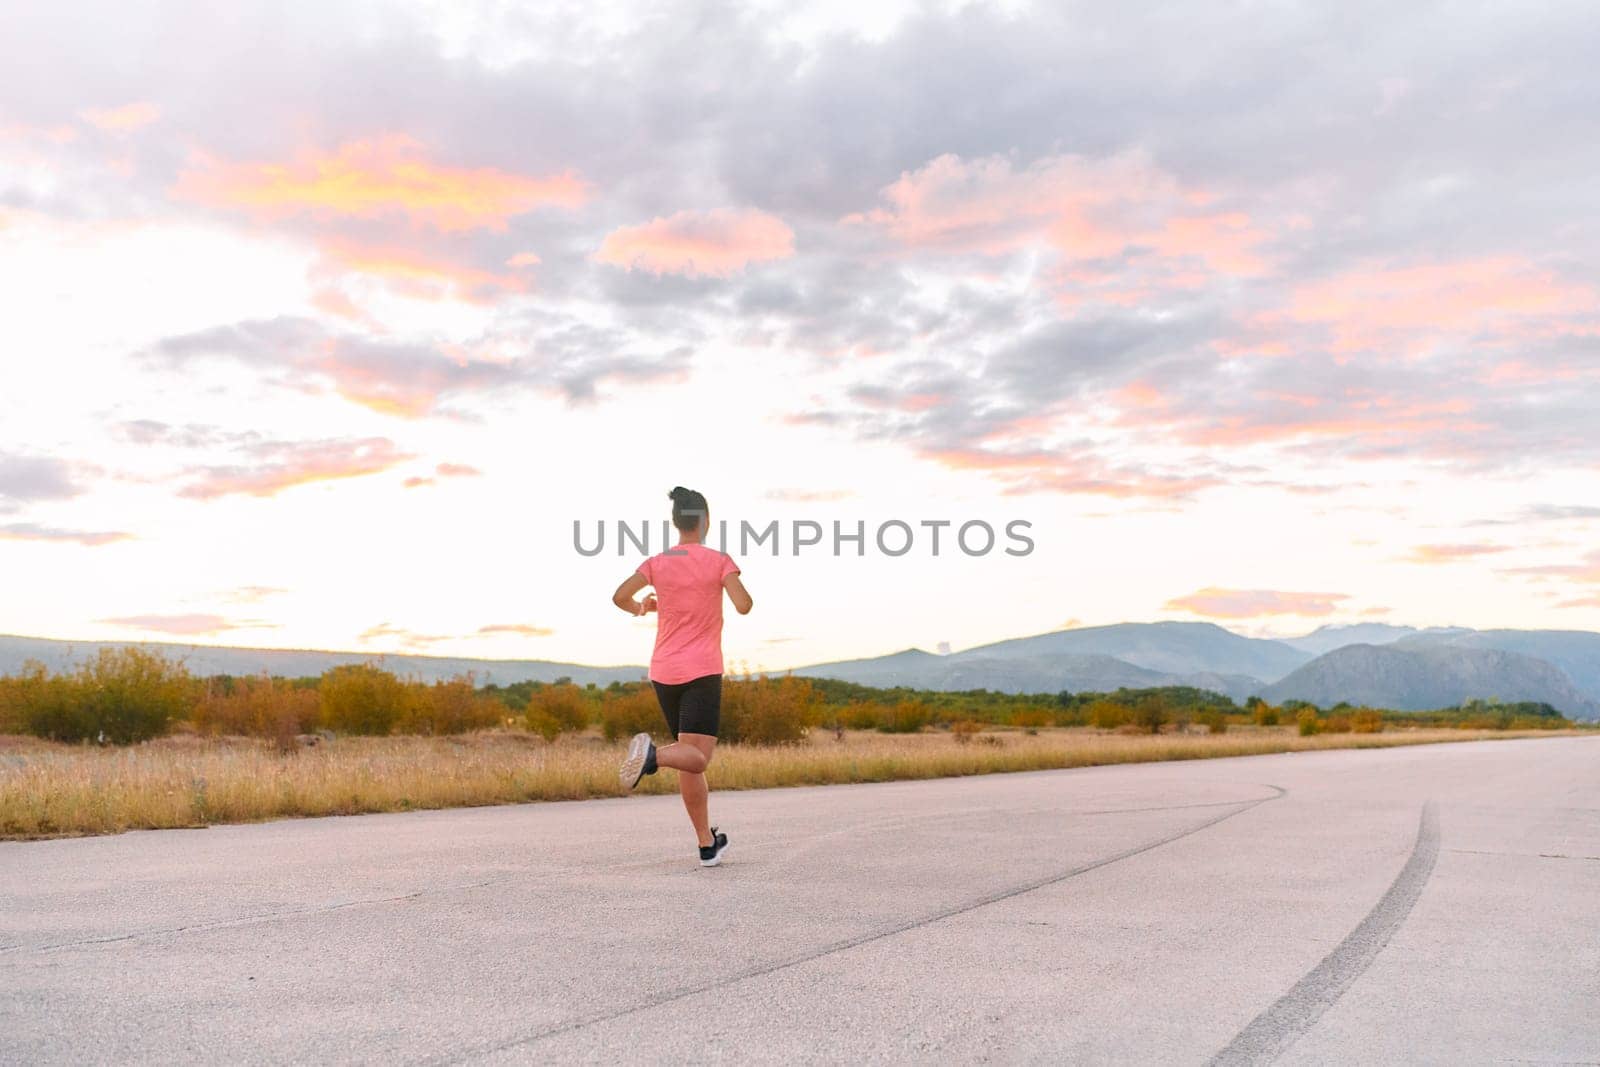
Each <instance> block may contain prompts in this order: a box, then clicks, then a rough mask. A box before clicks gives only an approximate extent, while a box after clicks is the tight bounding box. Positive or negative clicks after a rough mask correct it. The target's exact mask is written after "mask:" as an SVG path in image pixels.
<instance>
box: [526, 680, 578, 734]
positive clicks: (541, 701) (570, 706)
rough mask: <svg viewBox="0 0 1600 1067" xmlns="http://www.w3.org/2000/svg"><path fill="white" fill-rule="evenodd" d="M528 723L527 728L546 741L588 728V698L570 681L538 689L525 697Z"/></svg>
mask: <svg viewBox="0 0 1600 1067" xmlns="http://www.w3.org/2000/svg"><path fill="white" fill-rule="evenodd" d="M527 721H528V729H530V730H533V731H534V732H536V733H538V734H540V735H541V736H543V737H544V739H545V740H546V741H554V740H555V739H556V738H557V737H559V736H560V735H562V734H566V733H577V732H578V731H580V730H582V729H583V728H584V727H586V726H588V725H589V701H588V698H587V697H585V696H584V694H583V690H582V689H579V688H578V687H577V686H575V685H573V684H572V683H571V682H565V681H558V682H556V683H555V684H554V685H546V686H540V687H539V688H538V689H535V690H534V691H533V693H532V695H531V696H530V697H529V698H528V710H527Z"/></svg>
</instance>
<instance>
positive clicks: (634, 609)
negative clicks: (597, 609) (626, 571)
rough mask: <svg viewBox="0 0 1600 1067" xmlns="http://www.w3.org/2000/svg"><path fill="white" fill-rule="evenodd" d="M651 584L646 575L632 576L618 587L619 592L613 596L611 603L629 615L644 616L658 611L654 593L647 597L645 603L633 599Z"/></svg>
mask: <svg viewBox="0 0 1600 1067" xmlns="http://www.w3.org/2000/svg"><path fill="white" fill-rule="evenodd" d="M649 584H650V582H649V580H648V579H646V578H645V576H644V575H642V574H637V573H635V574H630V575H628V580H627V581H625V582H623V583H622V584H621V585H619V586H617V591H616V592H615V593H612V594H611V602H612V603H613V604H615V605H616V606H617V607H619V608H621V609H622V610H623V611H626V612H627V613H628V614H629V615H643V614H644V613H645V612H647V611H654V610H656V595H655V594H654V593H650V594H649V595H647V596H646V597H645V598H644V600H643V601H638V600H635V599H633V594H635V593H637V592H638V591H639V590H641V589H643V588H644V587H645V586H647V585H649Z"/></svg>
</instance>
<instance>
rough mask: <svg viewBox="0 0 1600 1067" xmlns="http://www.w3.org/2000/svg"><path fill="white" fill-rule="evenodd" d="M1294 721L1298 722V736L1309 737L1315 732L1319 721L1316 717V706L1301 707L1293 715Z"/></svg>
mask: <svg viewBox="0 0 1600 1067" xmlns="http://www.w3.org/2000/svg"><path fill="white" fill-rule="evenodd" d="M1295 722H1297V723H1299V724H1300V736H1301V737H1310V736H1311V735H1313V734H1315V733H1316V732H1317V728H1318V727H1319V726H1320V725H1321V723H1320V722H1319V721H1318V719H1317V709H1316V708H1301V709H1300V711H1299V713H1298V714H1297V715H1296V716H1295Z"/></svg>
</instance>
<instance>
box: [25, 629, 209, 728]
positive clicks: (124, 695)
mask: <svg viewBox="0 0 1600 1067" xmlns="http://www.w3.org/2000/svg"><path fill="white" fill-rule="evenodd" d="M7 688H8V690H10V691H11V694H12V695H11V696H10V698H9V701H8V702H11V703H13V706H14V707H15V709H16V710H15V711H13V712H12V715H13V716H14V717H20V719H21V721H22V725H23V726H24V727H25V728H26V729H27V731H28V732H29V733H32V734H36V735H37V736H39V737H49V738H53V739H55V740H57V741H89V740H95V741H101V740H103V741H109V742H111V743H113V744H118V745H127V744H132V743H133V742H135V741H144V740H147V739H149V738H152V737H159V736H161V735H162V734H164V733H166V732H167V730H168V729H169V728H170V727H171V725H172V723H173V721H175V720H178V719H182V718H183V717H184V714H185V713H186V712H187V710H188V708H189V704H190V701H191V699H192V697H193V682H192V680H191V679H190V677H189V673H188V672H187V671H186V670H184V668H183V665H182V664H180V663H175V662H173V661H171V660H168V659H166V658H165V657H163V656H160V655H158V654H156V653H154V652H148V651H146V650H144V649H141V648H103V649H101V650H100V652H99V653H98V654H97V655H96V656H95V658H94V659H91V660H89V661H88V662H87V663H84V664H83V665H82V666H81V667H79V668H78V669H77V670H76V671H75V672H73V673H72V674H70V675H67V676H65V677H61V676H52V675H50V674H49V673H47V672H46V671H45V669H44V667H43V666H42V665H40V664H37V663H35V664H30V665H29V667H28V668H26V670H25V672H24V674H23V675H22V676H21V677H20V678H18V679H14V680H13V684H12V685H10V686H8V687H7Z"/></svg>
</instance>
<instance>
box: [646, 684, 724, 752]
mask: <svg viewBox="0 0 1600 1067" xmlns="http://www.w3.org/2000/svg"><path fill="white" fill-rule="evenodd" d="M650 684H651V685H653V686H655V687H656V699H657V700H659V701H661V713H662V714H663V715H665V716H666V717H667V726H669V727H670V728H671V729H672V736H673V737H677V736H678V734H679V732H682V733H686V734H709V735H710V736H712V737H716V736H717V726H718V724H719V722H720V721H721V719H722V675H720V674H707V675H705V676H704V677H700V678H695V679H692V680H690V681H687V682H680V683H679V684H677V685H663V684H661V683H660V682H651V683H650Z"/></svg>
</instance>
